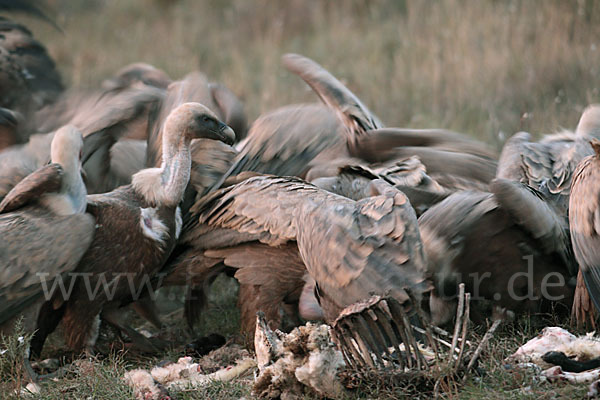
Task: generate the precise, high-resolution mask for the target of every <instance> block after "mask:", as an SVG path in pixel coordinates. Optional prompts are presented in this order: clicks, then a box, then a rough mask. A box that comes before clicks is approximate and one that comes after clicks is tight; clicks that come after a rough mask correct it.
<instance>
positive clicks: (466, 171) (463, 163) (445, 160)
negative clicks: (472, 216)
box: [360, 147, 497, 184]
mask: <svg viewBox="0 0 600 400" xmlns="http://www.w3.org/2000/svg"><path fill="white" fill-rule="evenodd" d="M360 150H361V151H364V153H363V154H361V156H362V157H363V158H364V159H366V160H367V161H369V162H384V161H387V160H389V159H397V158H407V157H412V156H417V157H419V159H420V160H421V163H423V165H425V168H426V169H427V173H428V174H429V175H430V176H432V177H433V176H434V175H436V174H438V175H439V174H444V175H450V176H456V177H459V178H463V179H469V180H473V181H476V182H480V183H485V184H487V183H489V182H490V181H491V180H492V179H494V177H495V175H496V167H497V163H496V161H494V160H491V159H489V158H485V157H478V156H474V155H471V154H465V153H456V152H452V151H445V150H440V149H437V148H434V147H400V148H395V149H391V151H389V152H387V150H388V149H374V148H373V149H369V148H366V147H362V148H361V149H360ZM386 152H387V153H386ZM435 179H436V181H438V182H439V180H438V179H437V178H435Z"/></svg>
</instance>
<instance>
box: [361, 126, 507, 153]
mask: <svg viewBox="0 0 600 400" xmlns="http://www.w3.org/2000/svg"><path fill="white" fill-rule="evenodd" d="M398 147H433V148H435V149H438V150H442V151H451V152H457V153H466V154H470V155H473V156H478V157H483V158H488V159H495V158H496V156H497V155H496V153H495V152H494V151H493V150H492V149H491V148H490V147H489V146H487V145H486V144H485V143H483V142H480V141H478V140H475V139H473V138H470V137H468V136H466V135H463V134H460V133H458V132H453V131H448V130H444V129H401V128H382V129H375V130H372V131H369V133H368V135H364V136H362V137H360V138H359V139H358V141H357V143H356V148H355V151H356V152H357V153H356V155H362V154H364V157H363V158H365V159H370V158H373V156H376V157H379V160H378V161H386V160H385V159H384V158H385V157H386V156H385V155H386V154H390V155H392V154H393V152H394V149H396V148H398Z"/></svg>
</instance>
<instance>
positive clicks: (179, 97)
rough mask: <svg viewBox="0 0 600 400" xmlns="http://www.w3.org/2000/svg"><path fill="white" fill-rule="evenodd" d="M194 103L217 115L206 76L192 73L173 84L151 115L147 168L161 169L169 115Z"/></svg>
mask: <svg viewBox="0 0 600 400" xmlns="http://www.w3.org/2000/svg"><path fill="white" fill-rule="evenodd" d="M190 101H194V102H197V103H201V104H203V105H205V106H206V107H208V108H209V109H211V110H212V111H213V112H215V113H216V105H215V104H214V102H213V100H212V95H211V92H210V88H209V85H208V80H207V79H206V76H205V75H204V74H202V73H200V72H192V73H190V74H188V75H187V76H185V78H183V79H182V80H179V81H175V82H172V83H171V84H170V85H169V87H168V88H167V94H166V96H165V98H164V99H163V101H162V102H161V104H160V105H159V106H157V107H156V108H155V109H154V110H153V111H152V112H151V113H150V117H149V120H148V149H147V155H146V166H147V167H160V164H161V162H162V136H163V125H164V122H165V120H166V118H167V116H168V115H169V113H170V112H171V111H172V110H174V109H175V108H177V107H178V106H180V105H181V104H183V103H187V102H190Z"/></svg>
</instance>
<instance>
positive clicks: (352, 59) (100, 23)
mask: <svg viewBox="0 0 600 400" xmlns="http://www.w3.org/2000/svg"><path fill="white" fill-rule="evenodd" d="M48 2H49V3H50V7H51V10H52V11H51V13H53V15H54V16H55V18H56V20H57V21H58V23H59V24H60V26H61V27H62V29H63V32H62V33H61V32H58V31H57V30H55V29H53V28H52V27H51V26H49V25H47V24H44V23H40V22H37V21H33V20H28V19H24V18H21V20H25V22H26V23H27V24H28V26H30V27H31V28H32V30H33V31H34V33H35V34H36V35H37V37H38V38H39V39H40V40H41V41H42V42H43V43H44V44H45V45H46V46H47V47H48V49H49V51H50V53H51V55H52V56H53V57H54V59H55V60H56V62H57V64H58V66H59V68H60V70H61V72H62V74H63V77H64V80H65V82H66V83H67V84H68V85H69V86H76V87H81V86H83V87H94V86H96V85H98V83H99V82H100V81H101V80H102V79H103V78H104V77H107V76H109V75H110V74H112V73H114V72H115V71H116V70H117V69H119V68H120V67H122V66H124V65H125V64H127V63H131V62H137V61H144V62H148V63H151V64H153V65H155V66H157V67H159V68H162V69H164V70H165V71H166V72H167V73H168V74H170V75H171V76H172V77H173V78H178V77H182V76H183V75H184V74H186V73H188V72H190V71H192V70H201V71H203V72H204V73H206V74H207V75H208V76H209V78H210V79H213V80H218V81H221V82H224V83H225V84H227V85H228V86H229V87H230V88H231V89H233V90H234V91H235V92H236V93H237V94H238V95H239V96H241V97H242V98H243V100H244V101H245V104H246V108H247V112H248V114H249V117H250V120H253V119H254V118H256V117H257V116H258V115H260V113H262V112H265V111H267V110H270V109H273V108H275V107H278V106H281V105H285V104H288V103H292V102H301V101H315V100H316V97H315V96H314V95H312V93H310V91H309V90H308V89H307V87H306V86H305V85H304V84H303V83H302V82H301V81H300V79H299V78H297V77H295V76H292V75H291V74H290V73H288V72H287V71H285V70H284V69H283V67H282V66H281V64H280V56H281V55H282V54H284V53H286V52H298V53H301V54H304V55H306V56H308V57H311V58H313V59H315V60H316V61H318V62H319V63H321V64H322V65H323V66H325V67H326V68H327V69H329V70H330V71H331V72H332V73H333V74H334V75H336V76H337V77H338V78H340V79H341V80H342V81H343V82H345V83H346V84H347V85H348V87H350V88H351V89H352V90H353V91H354V92H355V93H356V94H357V95H358V96H359V97H360V98H361V99H363V100H364V101H365V102H366V104H367V105H369V106H370V108H371V109H372V110H373V111H374V112H375V113H376V114H378V115H379V116H380V118H381V119H382V120H383V121H384V122H385V123H386V125H388V126H402V127H418V128H425V127H442V128H448V129H454V130H457V131H461V132H465V133H468V134H472V135H474V136H476V137H478V138H481V139H482V140H486V141H489V142H491V143H492V144H495V145H499V144H500V143H501V142H502V139H503V138H504V137H506V136H508V135H511V134H512V133H514V132H516V131H518V130H528V131H530V132H532V133H535V134H539V133H548V132H552V131H555V130H558V129H560V128H561V127H565V128H573V127H574V126H575V125H576V123H577V119H578V117H579V115H580V113H581V111H582V109H583V108H584V107H585V106H586V105H587V104H589V103H593V102H598V101H600V92H599V90H600V49H599V47H600V2H598V1H596V0H580V1H576V0H414V1H412V0H411V1H409V0H372V1H367V0H343V1H327V0H288V1H275V0H160V1H158V0H156V1H150V0H119V1H117V0H104V1H102V0H81V1H77V2H72V1H66V0H48Z"/></svg>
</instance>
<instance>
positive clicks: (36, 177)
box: [0, 164, 63, 214]
mask: <svg viewBox="0 0 600 400" xmlns="http://www.w3.org/2000/svg"><path fill="white" fill-rule="evenodd" d="M62 179H63V169H62V167H61V166H60V164H48V165H45V166H43V167H41V168H39V169H38V170H37V171H35V172H33V173H32V174H30V175H28V176H27V177H26V178H25V179H23V180H22V181H21V182H19V183H18V184H17V185H16V186H15V187H14V188H12V190H11V191H10V192H8V194H7V195H6V197H5V198H4V200H2V202H0V214H1V213H6V212H10V211H14V210H17V209H19V208H21V207H23V206H26V205H27V204H28V203H30V202H32V201H34V200H36V199H38V198H39V197H40V196H41V195H43V194H45V193H52V192H57V191H58V190H59V189H60V187H61V184H62Z"/></svg>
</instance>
